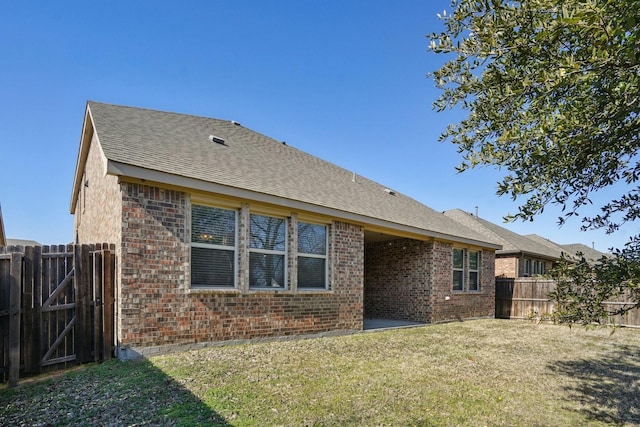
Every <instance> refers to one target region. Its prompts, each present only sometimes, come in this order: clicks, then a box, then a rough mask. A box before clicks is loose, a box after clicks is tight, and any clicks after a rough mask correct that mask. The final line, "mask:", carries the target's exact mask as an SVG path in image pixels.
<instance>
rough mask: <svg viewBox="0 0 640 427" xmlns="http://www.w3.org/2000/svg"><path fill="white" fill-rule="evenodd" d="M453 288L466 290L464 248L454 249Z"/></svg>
mask: <svg viewBox="0 0 640 427" xmlns="http://www.w3.org/2000/svg"><path fill="white" fill-rule="evenodd" d="M453 290H454V291H464V249H455V248H454V249H453Z"/></svg>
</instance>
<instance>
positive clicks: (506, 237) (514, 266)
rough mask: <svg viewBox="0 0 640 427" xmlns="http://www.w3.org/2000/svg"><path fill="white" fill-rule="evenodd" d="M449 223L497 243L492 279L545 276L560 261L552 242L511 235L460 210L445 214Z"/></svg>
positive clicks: (509, 231) (515, 234)
mask: <svg viewBox="0 0 640 427" xmlns="http://www.w3.org/2000/svg"><path fill="white" fill-rule="evenodd" d="M444 214H445V215H446V216H448V217H449V218H451V219H454V220H456V221H459V222H460V223H461V224H463V225H465V226H467V227H469V228H471V229H473V230H475V231H477V232H478V233H480V234H482V235H483V236H485V238H487V239H490V240H492V241H495V242H498V243H499V244H501V245H502V249H499V250H497V251H496V255H495V257H496V259H495V262H496V265H495V275H496V277H501V278H515V277H533V276H539V275H543V274H545V273H546V272H548V271H549V270H550V269H551V267H552V266H553V264H554V263H555V262H557V261H559V260H560V257H561V255H562V253H563V252H564V251H563V249H562V248H561V247H560V246H558V245H556V244H554V243H553V242H551V241H548V242H546V243H545V242H540V241H538V240H536V239H531V238H529V237H527V236H523V235H521V234H518V233H514V232H513V231H511V230H508V229H506V228H504V227H501V226H499V225H496V224H493V223H492V222H489V221H487V220H485V219H482V218H479V217H477V216H475V215H473V214H471V213H469V212H465V211H463V210H461V209H452V210H448V211H445V212H444Z"/></svg>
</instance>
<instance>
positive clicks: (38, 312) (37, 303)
mask: <svg viewBox="0 0 640 427" xmlns="http://www.w3.org/2000/svg"><path fill="white" fill-rule="evenodd" d="M33 257H34V259H33V311H32V315H33V322H32V325H33V333H32V334H31V335H32V339H33V343H32V347H33V353H32V355H31V357H32V358H33V361H32V367H34V369H35V372H36V373H40V372H42V363H41V356H42V352H41V351H42V247H41V246H36V247H35V248H34V252H33Z"/></svg>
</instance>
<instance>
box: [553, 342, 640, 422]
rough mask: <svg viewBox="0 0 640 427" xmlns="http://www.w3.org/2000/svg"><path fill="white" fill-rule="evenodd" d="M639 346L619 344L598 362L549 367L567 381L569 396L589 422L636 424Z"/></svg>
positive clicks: (639, 400)
mask: <svg viewBox="0 0 640 427" xmlns="http://www.w3.org/2000/svg"><path fill="white" fill-rule="evenodd" d="M639 355H640V347H638V346H628V345H621V346H619V347H618V348H616V349H615V350H613V351H611V352H609V353H607V354H605V355H604V356H603V357H602V358H599V359H576V360H573V361H563V362H558V363H555V364H553V365H550V366H549V368H550V369H551V371H553V372H554V373H556V374H561V375H564V376H566V377H568V378H570V379H571V380H572V381H571V382H572V385H568V386H566V390H567V392H568V393H569V397H570V398H571V399H572V401H573V402H574V403H576V405H579V407H580V408H581V409H579V412H580V413H582V414H584V415H585V416H586V417H587V418H589V419H591V420H597V421H601V422H604V423H608V424H624V425H628V424H634V425H636V424H640V358H639Z"/></svg>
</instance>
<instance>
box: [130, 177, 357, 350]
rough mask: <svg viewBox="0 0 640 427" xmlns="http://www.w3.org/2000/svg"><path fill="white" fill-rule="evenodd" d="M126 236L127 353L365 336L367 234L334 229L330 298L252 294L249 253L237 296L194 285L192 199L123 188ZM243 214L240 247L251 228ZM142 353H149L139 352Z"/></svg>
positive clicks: (319, 294)
mask: <svg viewBox="0 0 640 427" xmlns="http://www.w3.org/2000/svg"><path fill="white" fill-rule="evenodd" d="M122 188H123V209H122V214H123V223H122V224H123V228H122V230H123V237H122V254H123V255H122V257H121V259H120V264H119V268H120V270H121V282H120V293H119V312H118V315H119V339H120V344H121V348H122V349H124V350H125V351H124V353H126V352H127V351H128V350H127V349H128V348H132V349H133V350H134V351H142V350H141V349H144V348H150V347H158V346H160V347H164V346H167V347H169V346H176V345H188V344H194V343H207V342H215V341H224V340H239V339H250V338H259V337H270V336H285V335H297V334H310V333H319V332H326V331H334V330H359V329H362V310H363V301H362V298H363V297H362V289H363V284H362V283H363V277H364V276H363V275H364V273H363V272H364V255H363V245H364V232H363V229H362V227H361V226H356V225H351V224H346V223H341V222H334V223H333V224H332V226H331V227H330V228H331V231H330V248H329V257H330V282H331V290H327V291H300V292H294V291H288V290H280V291H264V290H263V291H250V290H249V289H248V283H247V282H248V280H247V277H246V276H248V270H247V268H248V262H247V261H246V259H245V258H246V257H247V256H248V254H247V253H246V251H244V250H239V251H238V257H239V258H240V259H239V268H238V276H239V277H238V283H239V289H234V290H198V289H190V286H189V269H190V267H189V252H190V250H189V244H188V236H189V226H188V222H189V221H188V212H189V196H188V195H187V194H185V193H182V192H178V191H172V190H165V189H161V188H158V187H152V186H148V185H141V184H133V183H123V185H122ZM248 207H249V206H248V205H246V204H245V205H243V208H242V209H241V211H240V215H239V233H238V234H239V239H238V240H239V242H240V246H242V241H243V240H245V238H244V237H243V236H244V234H246V233H243V230H246V224H247V222H248V218H249V216H248ZM142 352H144V351H142Z"/></svg>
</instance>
